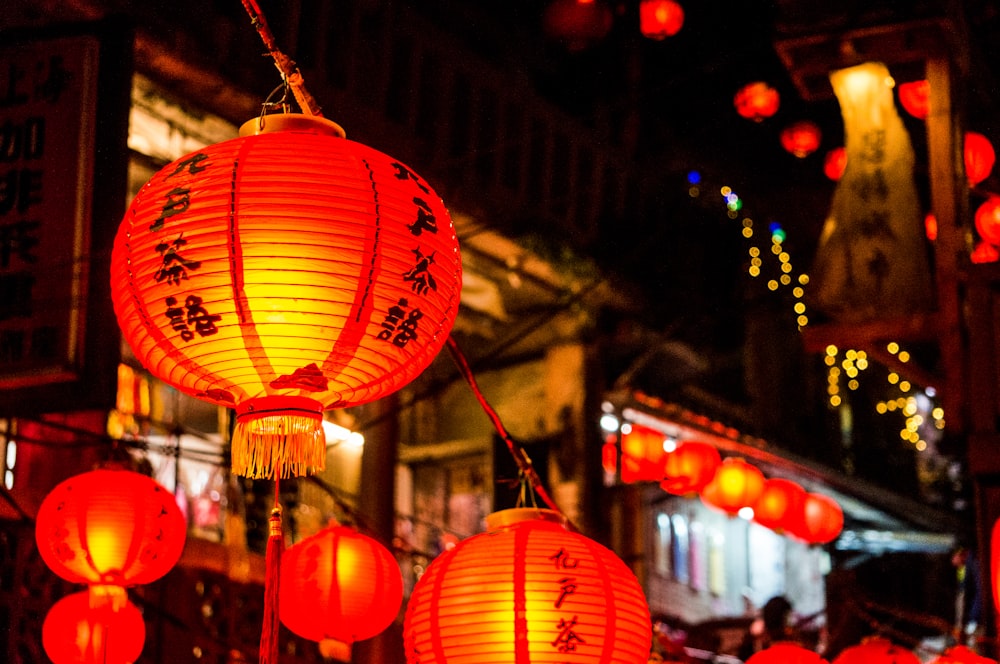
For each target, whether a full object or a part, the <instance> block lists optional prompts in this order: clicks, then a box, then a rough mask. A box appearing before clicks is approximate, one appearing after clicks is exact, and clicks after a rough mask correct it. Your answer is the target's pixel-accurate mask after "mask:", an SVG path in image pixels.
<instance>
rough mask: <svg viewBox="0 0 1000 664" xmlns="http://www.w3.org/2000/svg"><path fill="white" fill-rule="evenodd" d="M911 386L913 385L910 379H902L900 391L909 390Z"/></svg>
mask: <svg viewBox="0 0 1000 664" xmlns="http://www.w3.org/2000/svg"><path fill="white" fill-rule="evenodd" d="M911 387H912V386H911V385H910V381H908V380H902V381H900V382H899V391H900V392H909V391H910V388H911Z"/></svg>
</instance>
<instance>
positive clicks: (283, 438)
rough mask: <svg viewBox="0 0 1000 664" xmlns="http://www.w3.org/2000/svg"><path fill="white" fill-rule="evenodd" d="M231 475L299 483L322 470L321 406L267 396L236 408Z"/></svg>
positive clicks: (294, 398) (323, 435)
mask: <svg viewBox="0 0 1000 664" xmlns="http://www.w3.org/2000/svg"><path fill="white" fill-rule="evenodd" d="M232 451H233V452H232V453H233V472H234V473H236V474H237V475H242V476H244V477H252V478H255V479H259V478H270V477H275V478H278V477H298V476H301V475H308V474H310V473H313V472H316V471H318V470H323V468H325V467H326V436H325V434H324V433H323V405H322V404H320V403H319V402H318V401H314V400H312V399H308V398H305V397H287V396H270V397H260V398H258V399H252V400H250V401H248V402H246V403H244V404H240V405H239V406H237V408H236V426H235V427H234V429H233V440H232Z"/></svg>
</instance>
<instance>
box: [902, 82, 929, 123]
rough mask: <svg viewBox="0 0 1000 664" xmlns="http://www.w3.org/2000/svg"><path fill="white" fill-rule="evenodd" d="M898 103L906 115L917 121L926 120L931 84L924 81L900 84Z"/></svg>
mask: <svg viewBox="0 0 1000 664" xmlns="http://www.w3.org/2000/svg"><path fill="white" fill-rule="evenodd" d="M899 102H900V103H901V104H902V105H903V108H905V109H906V112H907V113H909V114H910V115H912V116H913V117H915V118H917V119H919V120H926V119H927V116H928V115H929V114H930V108H931V84H930V83H928V82H927V81H926V80H921V81H910V82H909V83H903V84H901V85H900V86H899Z"/></svg>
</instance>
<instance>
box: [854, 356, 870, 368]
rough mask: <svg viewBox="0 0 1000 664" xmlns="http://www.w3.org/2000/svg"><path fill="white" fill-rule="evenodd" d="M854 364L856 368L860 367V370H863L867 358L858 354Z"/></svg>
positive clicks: (865, 366) (866, 365)
mask: <svg viewBox="0 0 1000 664" xmlns="http://www.w3.org/2000/svg"><path fill="white" fill-rule="evenodd" d="M854 366H856V367H857V368H858V369H861V370H862V371H864V370H865V369H867V368H868V360H866V359H865V358H863V357H860V356H859V357H858V361H857V362H855V363H854Z"/></svg>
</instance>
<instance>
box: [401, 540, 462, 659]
mask: <svg viewBox="0 0 1000 664" xmlns="http://www.w3.org/2000/svg"><path fill="white" fill-rule="evenodd" d="M457 552H458V547H455V548H454V549H452V550H451V551H449V552H447V553H445V554H444V555H442V556H439V557H438V558H437V559H436V560H434V562H433V564H434V565H437V567H436V568H435V569H434V570H433V571H431V570H429V569H428V570H427V572H424V573H425V574H433V576H432V577H431V580H432V581H433V585H432V586H431V598H430V601H429V602H428V606H429V607H430V609H431V610H430V611H428V612H427V613H428V617H427V622H428V625H427V634H429V635H431V639H430V641H431V647H432V648H433V649H434V659H433V661H434V662H436V663H438V664H446V662H447V661H448V657H447V656H446V655H445V651H444V639H441V638H440V635H441V620H440V612H439V611H438V610H437V607H438V606H440V604H441V596H442V588H441V586H442V584H443V582H444V579H445V577H446V575H447V573H448V569H449V568H450V567H451V563H452V561H454V560H455V557H456V554H457ZM449 554H450V555H449ZM412 597H413V595H412V594H411V595H410V598H411V602H412ZM435 635H436V636H435ZM416 661H419V658H418V659H417V660H416Z"/></svg>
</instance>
